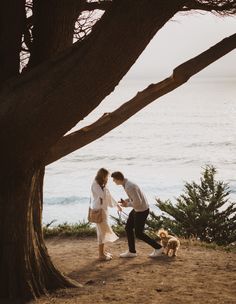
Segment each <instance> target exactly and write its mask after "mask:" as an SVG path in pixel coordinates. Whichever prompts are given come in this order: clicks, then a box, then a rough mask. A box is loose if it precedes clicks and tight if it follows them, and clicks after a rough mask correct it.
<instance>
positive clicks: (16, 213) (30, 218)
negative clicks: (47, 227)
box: [0, 167, 77, 300]
mask: <svg viewBox="0 0 236 304" xmlns="http://www.w3.org/2000/svg"><path fill="white" fill-rule="evenodd" d="M2 173H3V172H1V179H0V180H1V188H2V190H1V193H0V208H1V210H0V231H1V234H0V269H1V271H0V282H1V284H0V298H1V299H2V298H8V299H9V298H10V299H22V300H23V299H25V300H27V299H32V298H36V297H39V296H40V295H42V294H46V293H47V291H48V290H52V289H55V288H60V287H61V288H64V287H74V286H77V285H76V283H75V282H72V281H71V280H69V279H68V278H66V277H65V276H64V275H63V274H61V273H60V271H58V270H57V269H56V268H55V266H54V265H53V263H52V262H51V259H50V257H49V255H48V252H47V249H46V247H45V245H44V240H43V234H42V225H41V224H42V223H41V214H42V213H41V211H42V182H43V170H42V169H40V168H39V167H35V168H31V169H22V170H21V169H18V170H16V169H15V168H13V170H11V168H9V172H8V173H5V174H2ZM35 204H37V206H35Z"/></svg>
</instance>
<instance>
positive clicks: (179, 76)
mask: <svg viewBox="0 0 236 304" xmlns="http://www.w3.org/2000/svg"><path fill="white" fill-rule="evenodd" d="M235 48H236V34H233V35H231V36H229V37H227V38H225V39H223V40H222V41H220V42H219V43H217V44H216V45H214V46H212V47H211V48H209V49H208V50H206V51H205V52H203V53H201V54H200V55H198V56H196V57H194V58H192V59H190V60H188V61H186V62H184V63H183V64H181V65H179V66H178V67H176V68H175V69H174V70H173V74H172V75H171V76H170V77H168V78H166V79H164V80H163V81H161V82H159V83H156V84H151V85H149V86H148V87H147V88H146V89H144V90H143V91H142V92H138V94H137V95H136V96H135V97H133V98H132V99H131V100H129V101H128V102H126V103H124V104H123V105H122V106H120V107H119V108H118V109H116V110H115V111H113V112H111V113H105V114H104V115H103V116H102V117H101V118H99V119H98V120H97V121H95V122H94V123H93V124H91V125H88V126H86V127H84V128H82V129H80V130H78V131H75V132H73V133H71V134H69V135H66V136H64V137H62V138H61V139H60V140H59V141H58V142H57V143H56V144H55V145H54V146H53V147H52V148H51V149H50V151H49V153H48V155H47V158H46V159H45V165H48V164H50V163H52V162H54V161H56V160H58V159H60V158H62V157H64V156H66V155H67V154H69V153H72V152H73V151H75V150H77V149H80V148H81V147H83V146H85V145H87V144H89V143H91V142H92V141H94V140H96V139H98V138H100V137H101V136H103V135H104V134H106V133H108V132H109V131H111V130H112V129H114V128H116V127H117V126H119V125H120V124H122V123H123V122H124V121H126V120H127V119H129V118H130V117H131V116H133V115H134V114H135V113H137V112H138V111H140V110H141V109H143V108H144V107H146V106H147V105H148V104H150V103H151V102H153V101H155V100H156V99H157V98H159V97H161V96H163V95H165V94H167V93H169V92H171V91H173V90H174V89H176V88H177V87H179V86H181V85H182V84H184V83H185V82H187V81H188V79H189V78H190V77H192V76H193V75H195V74H197V73H198V72H200V71H201V70H203V69H204V68H206V67H207V66H208V65H209V64H211V63H213V62H215V61H216V60H218V59H219V58H221V57H222V56H224V55H226V54H227V53H229V52H230V51H232V50H233V49H235Z"/></svg>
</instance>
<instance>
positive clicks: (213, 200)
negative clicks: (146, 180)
mask: <svg viewBox="0 0 236 304" xmlns="http://www.w3.org/2000/svg"><path fill="white" fill-rule="evenodd" d="M215 175H216V169H215V168H214V167H213V166H206V167H205V169H204V171H203V172H202V177H201V178H200V183H199V184H197V183H196V182H192V183H186V184H185V186H184V194H181V195H180V196H179V197H178V198H177V199H176V203H175V204H173V203H171V201H169V200H168V201H161V200H160V199H158V200H157V204H156V206H157V207H158V208H159V209H160V210H161V211H163V212H164V213H165V214H167V215H168V216H170V217H171V218H172V219H174V220H171V218H170V217H169V218H168V217H166V216H164V217H163V216H162V217H159V218H158V219H155V217H152V219H155V220H158V223H160V222H161V223H162V224H163V223H164V224H168V225H169V228H171V229H172V230H174V231H175V232H176V233H177V234H179V235H182V236H185V237H188V238H189V237H195V238H198V239H200V240H201V241H204V242H209V243H210V242H215V243H216V244H218V245H228V244H230V243H232V242H235V241H236V205H235V203H232V202H230V201H229V194H230V191H229V185H228V184H227V183H224V182H223V181H217V180H216V179H215Z"/></svg>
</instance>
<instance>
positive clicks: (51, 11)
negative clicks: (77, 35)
mask: <svg viewBox="0 0 236 304" xmlns="http://www.w3.org/2000/svg"><path fill="white" fill-rule="evenodd" d="M82 4H83V1H81V0H34V2H33V19H34V27H33V33H32V34H33V38H34V39H33V45H32V49H31V56H30V61H29V67H32V66H36V65H38V64H40V63H42V62H43V61H45V60H48V59H51V58H53V57H55V56H56V55H57V54H58V53H60V52H61V51H63V50H65V49H66V48H68V47H70V46H71V45H72V43H73V33H74V26H75V21H76V19H77V18H78V16H79V14H80V12H81V11H82Z"/></svg>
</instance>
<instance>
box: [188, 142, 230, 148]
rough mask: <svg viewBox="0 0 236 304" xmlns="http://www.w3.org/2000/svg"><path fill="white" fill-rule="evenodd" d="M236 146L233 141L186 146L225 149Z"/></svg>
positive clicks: (189, 146)
mask: <svg viewBox="0 0 236 304" xmlns="http://www.w3.org/2000/svg"><path fill="white" fill-rule="evenodd" d="M234 145H235V144H234V143H233V142H231V141H222V142H195V143H191V144H188V145H186V146H185V147H186V148H197V147H199V148H200V147H207V146H208V147H225V146H234Z"/></svg>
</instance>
